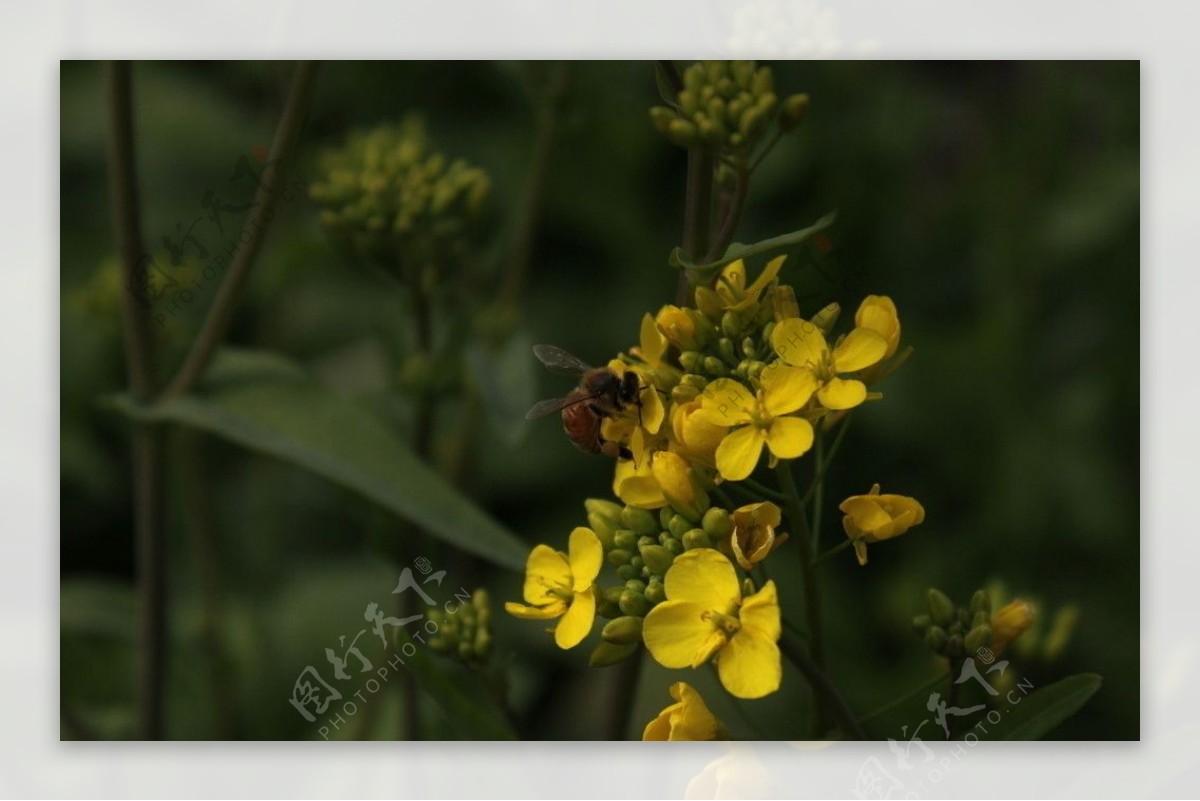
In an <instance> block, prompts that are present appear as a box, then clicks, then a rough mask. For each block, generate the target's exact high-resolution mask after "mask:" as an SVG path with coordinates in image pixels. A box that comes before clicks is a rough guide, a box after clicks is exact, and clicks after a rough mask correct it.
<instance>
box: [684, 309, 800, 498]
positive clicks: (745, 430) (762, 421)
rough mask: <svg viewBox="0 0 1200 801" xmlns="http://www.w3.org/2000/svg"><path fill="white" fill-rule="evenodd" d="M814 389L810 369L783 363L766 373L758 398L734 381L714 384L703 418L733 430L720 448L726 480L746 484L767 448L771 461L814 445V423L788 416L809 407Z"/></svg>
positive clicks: (706, 395)
mask: <svg viewBox="0 0 1200 801" xmlns="http://www.w3.org/2000/svg"><path fill="white" fill-rule="evenodd" d="M781 325H782V323H781ZM814 389H816V381H815V379H814V377H813V374H812V373H811V372H810V371H808V370H804V369H801V368H797V367H784V366H782V365H777V366H773V367H770V368H768V369H766V370H764V371H763V373H762V377H761V379H760V381H759V390H758V394H757V396H756V395H752V394H751V393H750V390H748V389H747V388H746V387H745V386H744V385H743V384H741V383H739V382H738V381H735V380H733V379H731V378H719V379H717V380H716V381H714V382H712V383H711V384H709V385H708V386H707V387H706V388H705V390H704V395H703V400H702V401H701V404H702V405H701V408H700V412H699V414H701V415H703V419H705V420H707V421H708V422H709V423H712V424H713V425H719V426H725V427H729V428H730V431H729V433H728V434H726V435H725V437H724V438H723V439H722V440H721V444H720V445H719V446H717V452H716V458H717V471H718V472H719V473H720V474H721V476H722V477H723V478H726V479H728V480H730V481H741V480H742V479H744V478H746V476H748V475H750V474H751V473H753V472H754V468H755V466H756V465H757V464H758V459H759V457H760V456H762V449H763V445H766V446H767V448H768V449H769V450H770V451H771V456H772V463H773V462H774V460H775V459H795V458H796V457H798V456H800V455H802V454H803V453H805V452H806V451H807V450H808V449H809V448H810V447H812V441H813V428H812V424H811V423H809V422H808V421H807V420H805V419H804V418H803V417H791V416H788V415H789V414H790V413H791V412H795V411H797V410H798V409H800V408H801V407H803V406H804V405H805V404H806V403H808V400H809V398H811V397H812V394H813V390H814Z"/></svg>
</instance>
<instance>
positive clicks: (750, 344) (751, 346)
mask: <svg viewBox="0 0 1200 801" xmlns="http://www.w3.org/2000/svg"><path fill="white" fill-rule="evenodd" d="M742 355H743V356H745V357H746V358H747V359H755V358H758V344H757V343H756V342H755V341H754V337H745V338H743V339H742Z"/></svg>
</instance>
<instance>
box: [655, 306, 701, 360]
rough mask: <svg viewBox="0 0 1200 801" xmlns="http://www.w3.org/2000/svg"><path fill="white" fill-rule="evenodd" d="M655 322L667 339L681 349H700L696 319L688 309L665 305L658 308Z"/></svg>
mask: <svg viewBox="0 0 1200 801" xmlns="http://www.w3.org/2000/svg"><path fill="white" fill-rule="evenodd" d="M654 322H655V324H656V325H657V327H658V330H659V331H660V332H661V334H662V336H664V337H666V339H667V341H668V342H670V343H672V344H673V345H675V346H676V347H677V348H679V349H680V350H700V347H701V344H700V337H699V334H698V332H697V330H696V321H695V319H693V318H692V317H691V315H689V314H688V312H687V310H686V309H681V308H679V307H678V306H663V307H662V308H661V309H659V310H658V316H657V317H655V318H654Z"/></svg>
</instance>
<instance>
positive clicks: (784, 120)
mask: <svg viewBox="0 0 1200 801" xmlns="http://www.w3.org/2000/svg"><path fill="white" fill-rule="evenodd" d="M806 113H808V95H807V94H797V95H789V96H788V98H787V99H786V100H784V101H783V105H782V106H781V107H780V109H779V128H780V129H781V130H782V131H783V132H784V133H788V132H789V131H794V130H795V129H796V126H797V125H799V124H800V122H801V120H803V119H804V115H805V114H806Z"/></svg>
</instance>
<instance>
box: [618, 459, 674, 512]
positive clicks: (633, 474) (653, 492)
mask: <svg viewBox="0 0 1200 801" xmlns="http://www.w3.org/2000/svg"><path fill="white" fill-rule="evenodd" d="M613 494H614V495H616V496H617V497H618V498H620V499H621V500H622V501H624V502H625V503H627V504H628V505H630V506H636V507H638V508H639V509H659V508H661V507H663V506H666V505H667V499H666V498H665V497H663V494H662V488H661V487H659V486H658V481H656V480H655V478H654V475H653V474H652V473H651V472H650V460H649V459H642V460H639V461H637V462H636V463H635V462H633V461H629V460H625V459H622V460H620V461H618V462H617V467H616V469H615V471H614V474H613Z"/></svg>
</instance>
